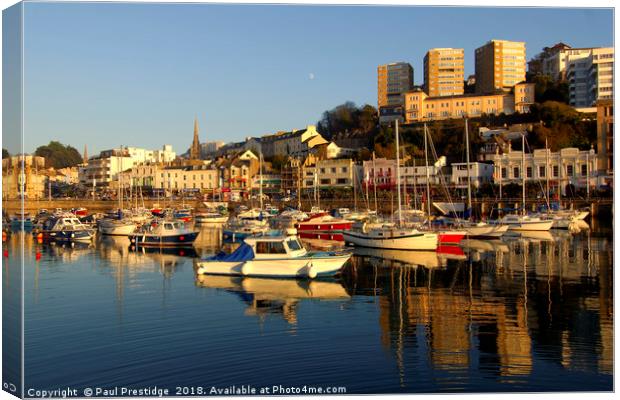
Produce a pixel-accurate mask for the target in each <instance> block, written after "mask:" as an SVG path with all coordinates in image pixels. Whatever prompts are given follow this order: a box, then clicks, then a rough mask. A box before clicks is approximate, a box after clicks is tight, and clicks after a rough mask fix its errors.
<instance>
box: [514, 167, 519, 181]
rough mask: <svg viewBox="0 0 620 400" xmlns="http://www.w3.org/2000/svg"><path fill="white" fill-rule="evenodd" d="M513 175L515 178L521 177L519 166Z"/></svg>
mask: <svg viewBox="0 0 620 400" xmlns="http://www.w3.org/2000/svg"><path fill="white" fill-rule="evenodd" d="M513 177H514V178H518V177H519V167H514V170H513Z"/></svg>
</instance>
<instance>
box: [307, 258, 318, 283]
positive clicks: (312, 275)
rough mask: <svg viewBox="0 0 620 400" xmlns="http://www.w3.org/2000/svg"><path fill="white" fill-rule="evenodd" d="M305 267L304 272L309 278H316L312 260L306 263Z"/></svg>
mask: <svg viewBox="0 0 620 400" xmlns="http://www.w3.org/2000/svg"><path fill="white" fill-rule="evenodd" d="M306 268H307V272H306V273H307V275H308V278H310V279H314V278H316V275H317V273H316V270H315V269H314V268H312V261H310V263H308V266H307V267H306Z"/></svg>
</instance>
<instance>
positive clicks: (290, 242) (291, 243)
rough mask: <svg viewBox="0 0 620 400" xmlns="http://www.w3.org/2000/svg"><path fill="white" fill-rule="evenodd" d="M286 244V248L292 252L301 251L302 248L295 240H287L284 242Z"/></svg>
mask: <svg viewBox="0 0 620 400" xmlns="http://www.w3.org/2000/svg"><path fill="white" fill-rule="evenodd" d="M286 244H287V245H288V248H289V249H291V250H293V251H296V250H301V249H302V248H303V247H302V246H301V243H299V240H297V239H289V240H287V241H286Z"/></svg>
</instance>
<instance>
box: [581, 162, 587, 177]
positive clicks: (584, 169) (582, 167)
mask: <svg viewBox="0 0 620 400" xmlns="http://www.w3.org/2000/svg"><path fill="white" fill-rule="evenodd" d="M586 175H588V164H582V165H581V176H586Z"/></svg>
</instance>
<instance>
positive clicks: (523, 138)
mask: <svg viewBox="0 0 620 400" xmlns="http://www.w3.org/2000/svg"><path fill="white" fill-rule="evenodd" d="M521 191H522V195H523V213H522V214H523V215H525V214H526V212H525V134H524V133H522V134H521Z"/></svg>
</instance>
